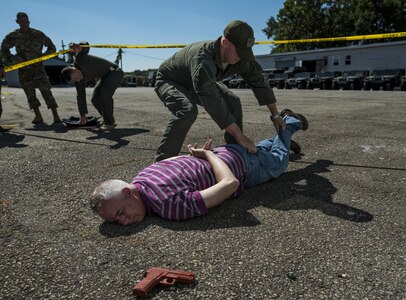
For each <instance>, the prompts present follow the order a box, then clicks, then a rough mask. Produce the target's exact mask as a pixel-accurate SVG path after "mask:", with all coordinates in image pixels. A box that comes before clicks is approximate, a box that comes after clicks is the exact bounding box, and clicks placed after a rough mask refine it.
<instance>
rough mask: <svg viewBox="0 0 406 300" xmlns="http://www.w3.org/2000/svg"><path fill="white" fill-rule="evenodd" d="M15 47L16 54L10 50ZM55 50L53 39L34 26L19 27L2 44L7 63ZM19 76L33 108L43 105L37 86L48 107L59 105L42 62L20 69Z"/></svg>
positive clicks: (14, 62)
mask: <svg viewBox="0 0 406 300" xmlns="http://www.w3.org/2000/svg"><path fill="white" fill-rule="evenodd" d="M44 46H45V47H47V51H45V53H42V48H43V47H44ZM13 47H15V49H16V54H15V55H12V54H11V52H10V49H11V48H13ZM55 51H56V48H55V45H54V44H53V43H52V41H51V39H50V38H49V37H47V36H46V35H45V34H44V33H43V32H41V31H39V30H36V29H33V28H29V29H28V31H23V30H21V29H17V30H15V31H13V32H11V33H9V34H8V35H7V36H6V37H5V38H4V40H3V42H2V44H1V52H2V55H3V58H4V61H5V63H7V64H8V65H14V64H17V63H21V62H24V61H27V60H31V59H34V58H38V57H41V56H43V55H47V54H51V53H54V52H55ZM18 77H19V79H20V84H21V87H22V88H23V90H24V92H25V95H26V96H27V99H28V104H29V106H30V108H31V109H34V108H37V107H39V106H41V103H40V102H39V100H38V98H37V96H36V93H35V89H36V88H38V89H39V90H40V92H41V94H42V97H43V98H44V100H45V103H46V104H47V107H48V108H57V107H58V105H57V104H56V101H55V98H54V96H53V95H52V92H51V86H50V84H49V80H48V76H47V73H46V72H45V68H44V65H43V63H42V62H39V63H35V64H32V65H28V66H26V67H22V68H20V69H18Z"/></svg>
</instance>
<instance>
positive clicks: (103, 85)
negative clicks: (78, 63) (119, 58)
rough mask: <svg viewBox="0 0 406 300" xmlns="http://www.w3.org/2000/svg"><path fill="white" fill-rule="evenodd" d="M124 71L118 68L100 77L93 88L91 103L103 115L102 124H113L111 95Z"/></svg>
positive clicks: (118, 84)
mask: <svg viewBox="0 0 406 300" xmlns="http://www.w3.org/2000/svg"><path fill="white" fill-rule="evenodd" d="M123 76H124V72H123V71H122V70H121V69H120V68H118V69H116V70H114V71H111V72H110V73H108V74H107V75H106V76H104V77H102V78H101V79H100V80H99V81H98V82H97V83H96V86H95V88H94V90H93V95H92V100H91V101H92V104H93V106H94V107H95V108H96V109H97V111H98V112H99V114H100V115H101V116H102V117H103V120H104V124H106V125H113V124H114V123H115V120H114V100H113V95H114V92H115V91H116V89H117V88H118V87H119V86H120V83H121V80H122V79H123Z"/></svg>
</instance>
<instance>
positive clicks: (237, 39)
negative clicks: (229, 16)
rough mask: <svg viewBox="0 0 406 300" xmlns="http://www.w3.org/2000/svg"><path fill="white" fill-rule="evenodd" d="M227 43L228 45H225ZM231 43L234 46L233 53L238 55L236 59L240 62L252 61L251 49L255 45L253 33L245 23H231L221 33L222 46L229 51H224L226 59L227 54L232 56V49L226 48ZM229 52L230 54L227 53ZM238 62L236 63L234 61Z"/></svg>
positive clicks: (237, 21)
mask: <svg viewBox="0 0 406 300" xmlns="http://www.w3.org/2000/svg"><path fill="white" fill-rule="evenodd" d="M224 40H226V41H224ZM227 42H228V43H227ZM229 43H231V44H232V46H234V48H235V51H236V52H237V54H238V57H239V58H240V59H241V60H248V61H252V60H254V53H253V52H252V47H253V46H254V43H255V37H254V31H253V29H252V28H251V26H250V25H248V24H247V23H246V22H243V21H240V20H234V21H231V22H230V23H229V24H228V25H227V26H226V28H225V29H224V32H223V37H222V46H226V48H230V49H228V50H229V51H227V49H226V51H225V58H226V59H227V54H229V56H232V55H230V54H233V50H234V49H232V48H233V47H232V46H231V47H230V46H228V45H227V44H229ZM228 52H231V53H228ZM227 62H228V63H231V64H233V63H232V62H229V61H227ZM236 62H238V61H236ZM236 62H234V63H236Z"/></svg>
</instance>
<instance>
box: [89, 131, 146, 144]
mask: <svg viewBox="0 0 406 300" xmlns="http://www.w3.org/2000/svg"><path fill="white" fill-rule="evenodd" d="M88 131H91V132H93V133H95V134H96V135H95V136H92V137H88V138H87V139H88V140H92V141H93V140H98V139H108V140H110V141H113V142H116V144H115V145H113V146H110V149H119V148H121V147H125V146H127V145H128V144H129V141H127V140H125V139H123V137H126V136H132V135H136V134H141V133H145V132H149V130H148V129H141V128H117V129H114V130H113V131H105V132H103V131H97V129H96V130H90V129H88Z"/></svg>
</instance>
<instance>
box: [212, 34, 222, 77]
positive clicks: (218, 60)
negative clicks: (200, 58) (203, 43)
mask: <svg viewBox="0 0 406 300" xmlns="http://www.w3.org/2000/svg"><path fill="white" fill-rule="evenodd" d="M220 43H221V37H219V38H218V39H217V40H216V41H215V42H214V57H215V61H216V65H217V67H218V68H220V69H221V70H223V71H224V67H223V63H222V62H221V53H220Z"/></svg>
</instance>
